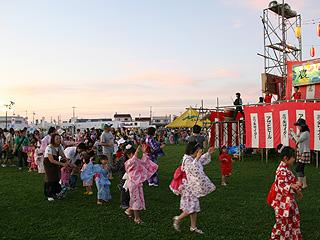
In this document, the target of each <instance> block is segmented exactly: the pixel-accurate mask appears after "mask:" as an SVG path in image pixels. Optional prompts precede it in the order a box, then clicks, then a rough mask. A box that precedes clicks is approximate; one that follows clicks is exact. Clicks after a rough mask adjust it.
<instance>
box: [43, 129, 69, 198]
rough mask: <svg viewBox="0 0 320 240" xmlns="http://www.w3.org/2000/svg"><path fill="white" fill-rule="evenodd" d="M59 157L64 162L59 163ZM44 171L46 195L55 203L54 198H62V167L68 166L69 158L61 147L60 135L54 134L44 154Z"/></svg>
mask: <svg viewBox="0 0 320 240" xmlns="http://www.w3.org/2000/svg"><path fill="white" fill-rule="evenodd" d="M59 157H61V158H62V161H59ZM43 163H44V170H45V173H46V175H45V183H44V195H45V196H46V197H47V198H48V201H54V198H61V197H63V196H62V195H61V186H60V183H59V181H60V167H65V166H68V165H69V163H68V162H67V158H66V156H65V155H64V152H63V147H62V145H61V136H60V135H59V134H52V136H51V140H50V144H49V145H48V146H47V147H46V150H45V153H44V162H43Z"/></svg>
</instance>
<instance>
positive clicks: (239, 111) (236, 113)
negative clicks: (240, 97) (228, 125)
mask: <svg viewBox="0 0 320 240" xmlns="http://www.w3.org/2000/svg"><path fill="white" fill-rule="evenodd" d="M238 113H241V115H242V117H244V112H243V109H242V108H238V107H236V111H235V113H234V117H233V118H234V119H236V118H237V115H238Z"/></svg>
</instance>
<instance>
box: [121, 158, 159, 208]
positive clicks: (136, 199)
mask: <svg viewBox="0 0 320 240" xmlns="http://www.w3.org/2000/svg"><path fill="white" fill-rule="evenodd" d="M125 169H126V173H127V175H128V180H127V181H128V185H127V186H128V189H129V194H130V204H129V205H130V208H131V209H132V210H144V209H146V207H145V201H144V194H143V182H145V181H146V180H148V179H149V178H150V177H151V176H152V175H153V174H154V173H155V172H156V171H157V169H158V165H157V164H155V163H153V162H152V161H150V159H149V157H148V156H147V155H146V154H144V155H143V157H142V158H141V159H139V158H137V157H133V158H131V159H129V160H127V161H126V162H125Z"/></svg>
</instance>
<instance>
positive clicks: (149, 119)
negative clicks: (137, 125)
mask: <svg viewBox="0 0 320 240" xmlns="http://www.w3.org/2000/svg"><path fill="white" fill-rule="evenodd" d="M134 120H135V121H136V122H150V121H151V118H150V117H136V118H135V119H134Z"/></svg>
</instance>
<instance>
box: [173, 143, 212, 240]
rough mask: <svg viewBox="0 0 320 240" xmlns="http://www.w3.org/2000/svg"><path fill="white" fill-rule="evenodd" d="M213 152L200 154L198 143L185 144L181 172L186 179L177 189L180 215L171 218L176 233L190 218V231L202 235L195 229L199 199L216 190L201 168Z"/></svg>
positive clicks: (208, 161) (207, 162)
mask: <svg viewBox="0 0 320 240" xmlns="http://www.w3.org/2000/svg"><path fill="white" fill-rule="evenodd" d="M213 152H214V148H213V147H211V148H209V150H208V152H207V153H205V154H202V149H201V146H200V145H199V144H198V143H196V142H189V143H188V144H187V147H186V151H185V155H184V156H183V160H182V164H181V170H182V171H184V172H185V173H186V179H183V180H182V184H181V186H180V187H179V190H180V193H181V201H180V209H181V210H182V213H181V214H180V215H179V216H175V217H174V218H173V227H174V229H175V230H176V231H180V222H181V221H182V220H183V219H184V218H186V217H188V216H190V220H191V226H190V231H191V232H194V233H198V234H203V231H202V230H200V229H199V228H198V227H197V214H198V212H200V202H199V198H200V197H204V196H206V195H208V194H209V193H211V192H213V191H214V190H215V189H216V187H215V185H214V184H213V183H212V182H211V181H210V179H209V178H208V177H207V175H206V174H205V172H204V170H203V166H204V165H207V164H209V163H210V161H211V154H212V153H213Z"/></svg>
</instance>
